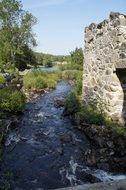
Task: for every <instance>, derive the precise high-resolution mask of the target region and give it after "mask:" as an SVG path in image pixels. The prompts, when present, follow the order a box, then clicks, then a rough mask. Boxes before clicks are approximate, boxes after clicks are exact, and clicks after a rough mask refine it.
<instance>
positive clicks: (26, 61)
mask: <svg viewBox="0 0 126 190" xmlns="http://www.w3.org/2000/svg"><path fill="white" fill-rule="evenodd" d="M27 65H34V67H36V66H37V60H36V57H35V55H34V52H33V51H32V49H31V48H29V47H28V46H26V45H25V46H23V47H22V49H21V51H20V52H18V53H16V54H15V67H16V68H18V69H19V70H22V71H23V70H25V69H26V68H27Z"/></svg>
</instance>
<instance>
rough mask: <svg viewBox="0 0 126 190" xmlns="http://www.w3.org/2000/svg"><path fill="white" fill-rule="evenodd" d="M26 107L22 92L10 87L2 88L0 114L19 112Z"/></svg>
mask: <svg viewBox="0 0 126 190" xmlns="http://www.w3.org/2000/svg"><path fill="white" fill-rule="evenodd" d="M24 107H25V96H24V95H23V93H22V92H20V91H18V90H14V89H10V88H5V89H1V90H0V114H1V115H3V114H8V113H18V112H21V111H23V109H24Z"/></svg>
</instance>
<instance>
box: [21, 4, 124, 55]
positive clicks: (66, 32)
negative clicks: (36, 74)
mask: <svg viewBox="0 0 126 190" xmlns="http://www.w3.org/2000/svg"><path fill="white" fill-rule="evenodd" d="M22 4H23V8H24V9H25V10H27V11H29V12H31V13H32V14H33V15H34V16H35V17H36V18H37V20H38V22H37V24H36V26H34V28H33V31H34V33H35V34H36V39H37V43H38V46H37V47H36V48H35V51H38V52H43V53H50V54H54V55H67V54H69V53H70V52H71V51H73V50H74V49H75V48H76V47H78V48H80V47H82V48H83V47H84V28H85V27H86V26H88V25H89V24H91V23H92V22H93V23H99V22H102V21H103V20H104V19H107V18H108V17H109V14H110V12H111V11H113V12H120V13H123V14H126V0H22Z"/></svg>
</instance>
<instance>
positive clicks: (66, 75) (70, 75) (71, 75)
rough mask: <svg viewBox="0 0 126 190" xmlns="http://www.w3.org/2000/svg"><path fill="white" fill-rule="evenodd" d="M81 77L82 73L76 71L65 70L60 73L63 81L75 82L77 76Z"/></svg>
mask: <svg viewBox="0 0 126 190" xmlns="http://www.w3.org/2000/svg"><path fill="white" fill-rule="evenodd" d="M79 75H82V71H77V70H65V71H63V72H62V77H63V79H65V80H75V81H76V80H77V79H78V76H79Z"/></svg>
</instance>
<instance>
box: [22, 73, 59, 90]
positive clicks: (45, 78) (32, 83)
mask: <svg viewBox="0 0 126 190" xmlns="http://www.w3.org/2000/svg"><path fill="white" fill-rule="evenodd" d="M59 79H60V73H59V72H45V71H40V70H35V71H30V72H28V73H27V74H26V75H25V76H24V77H23V86H24V88H25V89H27V90H32V89H45V88H49V89H50V88H51V89H53V88H55V87H56V84H57V81H58V80H59Z"/></svg>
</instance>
